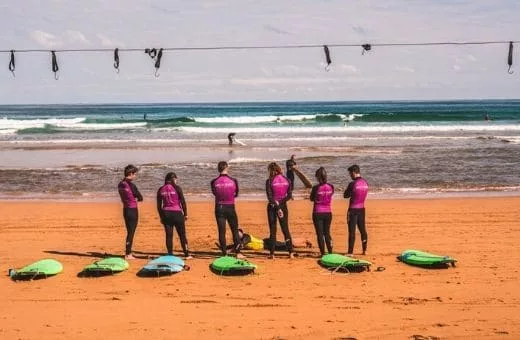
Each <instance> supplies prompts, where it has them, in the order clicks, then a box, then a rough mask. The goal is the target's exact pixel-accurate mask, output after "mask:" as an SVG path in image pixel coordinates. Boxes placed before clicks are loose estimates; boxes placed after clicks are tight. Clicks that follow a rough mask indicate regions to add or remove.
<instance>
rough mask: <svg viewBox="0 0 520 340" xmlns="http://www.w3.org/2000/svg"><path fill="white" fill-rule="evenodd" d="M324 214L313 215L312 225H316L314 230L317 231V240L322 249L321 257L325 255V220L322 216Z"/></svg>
mask: <svg viewBox="0 0 520 340" xmlns="http://www.w3.org/2000/svg"><path fill="white" fill-rule="evenodd" d="M321 215H322V214H312V223H313V224H314V230H315V231H316V239H317V241H318V247H319V248H320V253H321V255H325V241H324V239H325V237H324V229H325V227H324V224H325V220H324V219H323V218H322V216H321Z"/></svg>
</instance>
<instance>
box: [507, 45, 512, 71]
mask: <svg viewBox="0 0 520 340" xmlns="http://www.w3.org/2000/svg"><path fill="white" fill-rule="evenodd" d="M507 65H509V68H508V69H507V73H509V74H513V71H511V66H513V42H512V41H510V42H509V53H508V55H507Z"/></svg>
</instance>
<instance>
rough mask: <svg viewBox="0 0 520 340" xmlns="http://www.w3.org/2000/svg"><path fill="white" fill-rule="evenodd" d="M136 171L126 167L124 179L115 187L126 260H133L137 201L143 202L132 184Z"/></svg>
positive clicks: (137, 218)
mask: <svg viewBox="0 0 520 340" xmlns="http://www.w3.org/2000/svg"><path fill="white" fill-rule="evenodd" d="M137 171H138V169H137V168H136V167H135V166H133V165H131V164H129V165H127V166H126V167H125V170H124V175H125V178H124V179H123V180H122V181H121V182H119V184H118V186H117V190H118V192H119V196H120V197H121V202H122V203H123V218H124V220H125V227H126V247H125V258H126V259H127V260H133V259H135V257H134V256H133V255H132V244H133V242H134V235H135V230H136V229H137V222H138V220H139V212H138V210H137V201H139V202H142V201H143V195H141V193H140V192H139V190H138V189H137V186H136V185H135V184H134V183H133V180H134V179H135V177H136V175H137Z"/></svg>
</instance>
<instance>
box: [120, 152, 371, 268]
mask: <svg viewBox="0 0 520 340" xmlns="http://www.w3.org/2000/svg"><path fill="white" fill-rule="evenodd" d="M286 165H287V170H288V171H287V173H288V174H289V176H288V177H286V176H285V175H284V174H283V170H282V168H281V167H280V166H279V165H278V164H277V163H276V162H272V163H269V165H268V167H267V172H268V178H267V180H266V182H265V192H266V195H267V201H268V202H267V220H268V224H269V242H267V243H266V244H267V247H266V248H267V249H268V251H269V258H270V259H274V257H275V250H276V249H277V248H279V247H277V244H279V243H280V242H277V241H276V233H277V225H278V224H279V225H280V228H281V231H282V233H283V236H284V241H283V242H282V243H283V244H284V245H285V247H284V249H286V250H287V251H288V252H289V257H290V258H293V257H294V255H295V254H294V249H293V248H294V247H293V239H292V237H291V232H290V230H289V210H288V207H287V202H288V201H289V200H291V199H292V198H293V197H292V191H293V186H294V176H292V177H291V176H290V174H291V169H292V168H293V167H295V166H296V162H295V160H294V157H291V159H290V160H289V161H287V163H286ZM217 170H218V173H219V175H218V176H217V177H216V178H214V179H213V180H212V181H211V183H210V187H211V191H212V193H213V195H214V196H215V219H216V223H217V229H218V239H219V242H218V245H219V248H220V250H221V252H222V255H227V253H228V250H231V251H232V252H233V253H234V254H235V256H236V257H237V258H243V257H244V255H242V254H241V250H242V249H243V248H244V242H243V232H242V231H241V230H240V229H239V223H238V216H237V213H236V209H235V198H236V197H237V196H238V194H239V186H238V181H237V180H236V179H235V178H233V177H231V176H230V175H229V164H228V163H227V162H225V161H221V162H219V163H218V164H217ZM348 171H349V174H350V177H351V178H352V182H350V183H349V185H348V187H347V189H346V190H345V192H344V194H343V197H344V198H349V199H350V203H349V208H348V213H347V225H348V235H349V236H348V252H347V255H352V254H353V251H354V242H355V233H356V226H357V227H358V229H359V231H360V234H361V242H362V250H363V254H365V252H366V249H367V240H368V236H367V232H366V226H365V205H364V203H365V199H366V197H367V194H368V183H367V181H366V180H365V179H363V178H362V177H361V174H360V169H359V166H358V165H352V166H351V167H349V168H348ZM137 172H138V169H137V168H136V167H135V166H133V165H128V166H126V167H125V169H124V176H125V178H124V179H123V180H122V181H121V182H120V183H119V185H118V191H119V195H120V197H121V201H122V203H123V218H124V221H125V226H126V230H127V236H126V248H125V258H126V259H134V256H133V255H132V244H133V239H134V235H135V230H136V227H137V223H138V209H137V202H138V201H142V200H143V196H142V195H141V193H140V192H139V190H138V189H137V186H136V185H135V183H133V180H134V179H135V177H136V174H137ZM315 177H316V180H317V182H318V183H317V184H316V185H314V186H313V187H312V190H311V193H310V200H311V201H313V202H314V205H313V211H312V221H313V224H314V228H315V231H316V237H317V241H318V246H319V249H320V253H321V255H324V254H326V252H325V248H326V250H327V252H328V253H332V251H333V247H332V237H331V234H330V226H331V222H332V209H331V204H332V196H333V195H334V186H333V185H332V184H330V183H328V179H327V172H326V170H325V168H324V167H320V168H318V169H317V170H316V173H315ZM156 202H157V212H158V214H159V217H160V220H161V223H162V224H163V226H164V230H165V236H166V248H167V251H168V254H169V255H172V254H173V231H174V229H175V230H177V233H178V235H179V239H180V243H181V247H182V250H183V252H184V257H185V258H186V259H189V258H191V255H190V252H189V249H188V241H187V237H186V226H185V221H186V220H187V219H188V211H187V205H186V200H185V198H184V194H183V191H182V188H181V187H180V186H179V185H178V184H177V175H176V174H175V173H174V172H169V173H167V174H166V176H165V179H164V185H162V186H161V187H160V188H159V190H158V191H157V197H156ZM226 225H228V226H229V228H230V230H231V234H232V237H233V245H232V246H230V247H228V246H227V245H226ZM241 232H242V236H241Z"/></svg>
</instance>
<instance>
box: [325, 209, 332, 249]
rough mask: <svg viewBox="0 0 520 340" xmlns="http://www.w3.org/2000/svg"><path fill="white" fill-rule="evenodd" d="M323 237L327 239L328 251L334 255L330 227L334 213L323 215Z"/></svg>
mask: <svg viewBox="0 0 520 340" xmlns="http://www.w3.org/2000/svg"><path fill="white" fill-rule="evenodd" d="M323 215H324V216H323V237H325V244H326V245H327V251H328V252H329V254H332V237H331V236H330V225H331V223H332V213H326V214H323Z"/></svg>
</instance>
